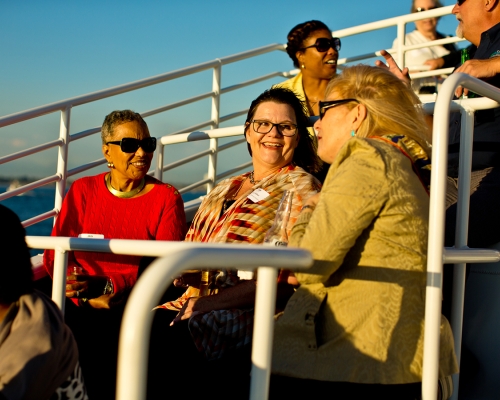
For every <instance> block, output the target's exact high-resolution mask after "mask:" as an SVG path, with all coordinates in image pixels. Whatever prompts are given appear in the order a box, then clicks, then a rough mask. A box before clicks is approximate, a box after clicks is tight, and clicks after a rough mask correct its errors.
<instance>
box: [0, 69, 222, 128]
mask: <svg viewBox="0 0 500 400" xmlns="http://www.w3.org/2000/svg"><path fill="white" fill-rule="evenodd" d="M218 65H219V62H218V61H217V60H212V61H207V62H204V63H201V64H196V65H193V66H191V67H186V68H181V69H178V70H175V71H172V72H167V73H164V74H160V75H155V76H152V77H149V78H145V79H140V80H138V81H134V82H130V83H125V84H123V85H118V86H114V87H111V88H108V89H103V90H98V91H96V92H92V93H88V94H85V95H81V96H76V97H72V98H69V99H65V100H61V101H57V102H55V103H51V104H47V105H44V106H40V107H35V108H32V109H29V110H25V111H21V112H17V113H14V114H10V115H6V116H5V117H2V118H0V128H1V127H4V126H8V125H12V124H15V123H16V122H21V121H25V120H28V119H32V118H36V117H40V116H42V115H46V114H50V113H52V112H55V111H59V110H62V109H64V108H67V107H75V106H79V105H82V104H86V103H90V102H93V101H96V100H102V99H105V98H108V97H112V96H116V95H118V94H122V93H127V92H130V91H133V90H137V89H142V88H145V87H148V86H152V85H156V84H158V83H163V82H167V81H169V80H172V79H176V78H181V77H184V76H186V75H190V74H193V73H197V72H202V71H205V70H207V69H210V68H213V67H216V66H218Z"/></svg>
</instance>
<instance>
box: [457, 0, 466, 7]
mask: <svg viewBox="0 0 500 400" xmlns="http://www.w3.org/2000/svg"><path fill="white" fill-rule="evenodd" d="M464 3H465V0H457V4H458V5H459V6H461V5H462V4H464Z"/></svg>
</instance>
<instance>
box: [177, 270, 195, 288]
mask: <svg viewBox="0 0 500 400" xmlns="http://www.w3.org/2000/svg"><path fill="white" fill-rule="evenodd" d="M200 283H201V271H195V272H186V273H184V274H182V275H179V276H178V277H176V278H175V279H174V286H176V287H188V286H193V287H196V288H197V287H200Z"/></svg>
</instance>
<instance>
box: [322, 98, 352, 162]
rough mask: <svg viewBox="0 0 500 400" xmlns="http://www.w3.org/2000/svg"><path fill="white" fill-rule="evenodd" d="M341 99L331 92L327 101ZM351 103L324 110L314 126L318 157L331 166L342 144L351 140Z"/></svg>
mask: <svg viewBox="0 0 500 400" xmlns="http://www.w3.org/2000/svg"><path fill="white" fill-rule="evenodd" d="M340 99H342V97H341V96H339V95H338V94H337V93H335V92H332V93H330V95H329V96H328V98H327V100H340ZM349 106H352V103H345V104H339V105H336V106H335V107H332V108H329V109H327V110H326V112H325V115H324V116H323V119H318V120H317V121H316V123H315V124H314V129H316V134H317V137H318V156H319V157H320V158H321V159H322V160H323V161H324V162H326V163H328V164H331V163H332V162H333V161H334V160H335V158H336V157H337V154H338V153H339V151H340V149H341V148H342V146H344V144H345V143H346V142H347V141H348V140H349V139H351V137H352V136H351V131H352V129H353V124H352V120H351V118H350V117H351V114H352V112H353V111H352V110H350V109H349Z"/></svg>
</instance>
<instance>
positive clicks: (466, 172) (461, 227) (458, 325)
mask: <svg viewBox="0 0 500 400" xmlns="http://www.w3.org/2000/svg"><path fill="white" fill-rule="evenodd" d="M473 130H474V111H473V110H470V109H464V110H462V116H461V130H460V153H459V154H460V155H459V157H460V159H459V172H458V203H457V215H456V229H455V248H456V249H463V248H464V247H466V246H467V239H468V232H469V204H470V181H471V170H472V142H473V137H474V135H473ZM465 268H466V264H465V263H461V264H455V265H454V267H453V290H452V302H451V328H452V331H453V340H454V343H455V354H456V356H457V361H458V365H460V358H461V350H462V330H463V320H464V297H465ZM459 380H460V373H458V374H455V375H453V396H452V400H457V399H458V390H459Z"/></svg>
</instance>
